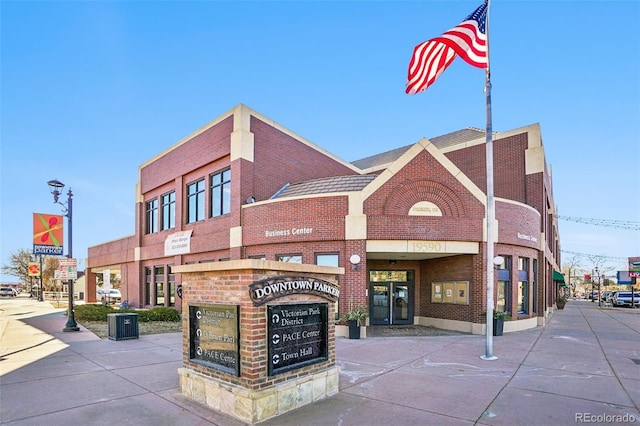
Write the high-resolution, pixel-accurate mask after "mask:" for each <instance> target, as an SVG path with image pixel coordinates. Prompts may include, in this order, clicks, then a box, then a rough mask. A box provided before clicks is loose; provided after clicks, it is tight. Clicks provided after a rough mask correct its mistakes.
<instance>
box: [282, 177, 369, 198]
mask: <svg viewBox="0 0 640 426" xmlns="http://www.w3.org/2000/svg"><path fill="white" fill-rule="evenodd" d="M377 176H378V175H377V174H369V175H347V176H332V177H328V178H323V179H314V180H309V181H306V182H299V183H293V184H291V185H289V186H288V187H287V188H286V189H285V190H284V191H282V192H281V193H279V194H277V196H275V197H273V198H283V197H300V196H303V195H312V194H325V193H335V192H351V191H361V190H362V188H364V187H365V186H367V185H368V184H369V183H370V182H371V181H372V180H374V179H375V178H376V177H377Z"/></svg>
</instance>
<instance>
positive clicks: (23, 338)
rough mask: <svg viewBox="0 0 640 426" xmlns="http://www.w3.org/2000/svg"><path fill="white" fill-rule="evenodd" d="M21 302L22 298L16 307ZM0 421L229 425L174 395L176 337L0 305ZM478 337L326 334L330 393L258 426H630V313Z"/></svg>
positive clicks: (588, 306)
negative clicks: (131, 335)
mask: <svg viewBox="0 0 640 426" xmlns="http://www.w3.org/2000/svg"><path fill="white" fill-rule="evenodd" d="M19 303H22V305H19ZM12 306H13V308H12ZM0 312H1V315H2V316H1V317H0V336H1V338H0V343H1V348H0V356H1V358H0V359H1V362H0V381H1V384H0V398H1V399H0V401H1V408H0V422H1V423H2V424H7V425H48V426H50V425H55V424H62V423H64V424H70V425H80V424H82V425H104V424H109V423H126V424H132V425H209V424H215V425H241V424H242V423H241V422H239V421H237V420H235V419H231V418H229V417H226V416H223V415H221V414H218V413H216V412H214V411H212V410H210V409H208V408H207V407H204V406H202V405H199V404H197V403H195V402H193V401H191V400H188V399H186V398H184V397H183V396H182V395H181V394H180V393H179V388H178V376H177V374H176V370H177V369H178V368H179V367H181V366H182V340H181V334H180V333H172V334H158V335H149V336H140V339H137V340H122V341H112V340H108V339H99V338H98V337H96V336H95V335H93V334H92V333H91V332H89V331H87V330H86V329H81V331H80V332H75V333H74V332H72V333H64V332H62V331H61V330H62V328H63V327H64V324H65V322H66V317H65V316H64V312H63V310H60V309H57V310H56V309H53V308H51V306H50V304H48V303H41V302H36V301H30V300H27V301H26V302H25V301H15V300H10V301H5V300H1V301H0ZM485 342H486V341H485V337H484V336H471V335H456V336H438V337H376V338H367V339H361V340H349V339H345V338H339V339H338V340H337V342H336V354H337V363H338V365H339V366H340V368H341V374H340V393H339V394H338V395H335V396H332V397H330V398H327V399H325V400H322V401H319V402H317V403H314V404H312V405H309V406H306V407H303V408H301V409H299V410H297V411H294V412H291V413H288V414H285V415H283V416H280V417H277V418H274V419H272V420H268V421H266V422H263V423H261V424H262V425H278V426H281V425H346V426H349V425H395V426H403V425H418V424H419V425H443V424H446V425H473V424H481V425H510V426H511V425H536V426H538V425H546V424H554V425H573V424H576V423H581V422H584V423H587V422H588V423H595V424H613V423H624V422H625V420H626V422H629V423H630V422H632V420H635V422H636V423H638V422H640V409H639V407H640V310H638V309H623V308H614V309H601V308H599V307H598V306H597V304H595V303H591V302H587V301H573V300H572V301H570V302H569V303H568V304H567V306H566V308H565V309H564V310H561V311H557V312H556V313H555V314H554V315H553V316H552V318H551V319H550V321H549V324H548V325H547V326H546V327H544V328H540V327H539V328H537V329H535V330H529V331H522V332H516V333H509V334H505V335H504V336H499V337H495V338H494V346H493V352H494V355H496V356H497V357H498V359H497V360H494V361H485V360H482V359H480V356H481V355H483V354H484V353H485Z"/></svg>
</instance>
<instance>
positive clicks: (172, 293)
mask: <svg viewBox="0 0 640 426" xmlns="http://www.w3.org/2000/svg"><path fill="white" fill-rule="evenodd" d="M167 269H168V271H169V276H168V277H167V278H168V280H169V306H176V275H175V274H174V273H173V271H172V270H171V269H172V265H168V266H167Z"/></svg>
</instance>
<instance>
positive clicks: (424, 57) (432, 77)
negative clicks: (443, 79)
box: [405, 0, 488, 95]
mask: <svg viewBox="0 0 640 426" xmlns="http://www.w3.org/2000/svg"><path fill="white" fill-rule="evenodd" d="M486 19H487V1H486V0H485V2H484V3H482V5H480V7H478V8H477V9H476V10H475V11H474V12H473V13H472V14H471V15H469V16H468V17H467V18H466V19H465V20H464V21H462V22H461V23H460V24H459V25H457V26H455V27H453V28H452V29H450V30H449V31H447V32H445V33H444V34H442V35H441V36H440V37H435V38H432V39H431V40H427V41H425V42H423V43H420V44H419V45H417V46H416V47H415V48H414V49H413V56H412V57H411V62H410V63H409V76H408V81H407V88H406V90H405V91H406V92H407V93H408V94H410V95H415V94H416V93H419V92H424V91H425V90H427V87H429V86H430V85H431V84H433V82H434V81H436V79H437V78H438V77H440V74H442V72H443V71H444V70H445V69H447V67H448V66H449V65H451V63H452V62H453V60H454V59H455V58H456V54H457V55H460V57H461V58H462V59H464V60H465V61H466V62H468V63H469V64H470V65H473V66H474V67H478V68H486V67H487V66H488V58H487V34H486V28H485V22H486Z"/></svg>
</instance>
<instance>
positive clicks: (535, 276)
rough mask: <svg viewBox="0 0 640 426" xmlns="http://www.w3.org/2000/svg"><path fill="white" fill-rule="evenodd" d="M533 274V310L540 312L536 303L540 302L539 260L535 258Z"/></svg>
mask: <svg viewBox="0 0 640 426" xmlns="http://www.w3.org/2000/svg"><path fill="white" fill-rule="evenodd" d="M531 274H532V276H533V280H532V283H531V284H532V285H533V289H532V291H531V295H532V297H531V299H532V300H533V312H534V313H536V312H538V308H537V307H536V305H537V304H538V260H537V259H533V272H532V273H531Z"/></svg>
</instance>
